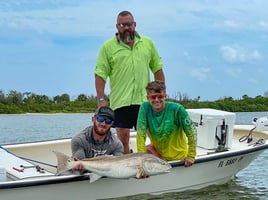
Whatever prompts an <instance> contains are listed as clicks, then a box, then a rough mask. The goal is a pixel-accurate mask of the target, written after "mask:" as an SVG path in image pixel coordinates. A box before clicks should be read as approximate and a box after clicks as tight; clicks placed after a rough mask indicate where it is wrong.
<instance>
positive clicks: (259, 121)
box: [252, 117, 268, 131]
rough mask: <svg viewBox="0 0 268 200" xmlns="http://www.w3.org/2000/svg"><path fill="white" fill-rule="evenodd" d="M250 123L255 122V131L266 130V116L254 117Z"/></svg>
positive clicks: (267, 121) (267, 128)
mask: <svg viewBox="0 0 268 200" xmlns="http://www.w3.org/2000/svg"><path fill="white" fill-rule="evenodd" d="M252 123H253V124H255V126H256V128H255V130H256V131H268V117H260V118H254V119H253V121H252Z"/></svg>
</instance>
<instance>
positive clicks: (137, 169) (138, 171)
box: [54, 152, 171, 183]
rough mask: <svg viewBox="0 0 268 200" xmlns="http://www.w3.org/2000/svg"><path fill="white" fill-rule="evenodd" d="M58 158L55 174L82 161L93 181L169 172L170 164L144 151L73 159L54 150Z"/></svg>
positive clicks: (140, 176)
mask: <svg viewBox="0 0 268 200" xmlns="http://www.w3.org/2000/svg"><path fill="white" fill-rule="evenodd" d="M54 153H55V154H56V156H57V159H58V167H57V171H58V172H57V174H61V173H62V172H64V171H67V170H71V169H73V168H74V166H76V165H77V164H78V162H80V163H82V164H83V166H84V168H85V169H86V170H88V171H89V172H92V173H91V175H90V182H91V183H92V182H94V181H96V180H97V179H99V178H100V177H110V178H131V177H136V178H142V177H144V176H152V175H157V174H162V173H166V172H169V170H170V169H171V165H170V164H169V163H168V162H166V161H164V160H162V159H160V158H158V157H156V156H154V155H152V154H145V153H132V154H125V155H122V156H109V155H107V156H99V157H94V158H89V159H83V160H74V159H73V158H70V157H69V156H67V155H65V154H63V153H60V152H54Z"/></svg>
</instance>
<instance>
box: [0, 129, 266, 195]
mask: <svg viewBox="0 0 268 200" xmlns="http://www.w3.org/2000/svg"><path fill="white" fill-rule="evenodd" d="M248 131H249V129H248V128H245V127H241V126H237V127H235V131H234V139H233V145H232V146H233V147H232V149H229V150H228V151H223V152H219V153H215V151H214V150H206V149H203V148H198V156H197V159H196V162H195V164H194V165H193V166H192V167H188V168H185V167H184V166H183V163H182V162H181V161H176V162H175V161H174V162H171V164H172V169H171V172H170V173H166V174H161V175H156V176H151V177H149V178H146V179H135V178H130V179H113V178H102V179H100V180H98V181H96V182H94V183H89V178H88V176H87V175H83V176H80V175H66V176H48V177H39V178H25V179H21V180H16V181H10V180H9V181H6V182H0V197H1V199H4V200H14V199H18V198H19V199H20V200H24V199H25V200H26V199H27V200H28V199H35V198H36V199H37V198H38V199H40V197H45V198H46V199H49V198H53V199H57V200H61V199H64V200H68V199H70V200H71V199H72V200H73V199H74V198H77V197H79V199H81V198H82V199H85V198H86V199H106V198H116V197H122V196H130V195H137V194H143V193H151V194H161V193H166V192H175V191H184V190H191V189H200V188H203V187H206V186H209V185H213V184H223V183H226V182H227V181H229V180H230V179H232V177H233V176H234V175H235V174H236V173H237V172H239V171H240V170H242V169H244V168H245V167H247V166H248V165H249V164H250V163H251V162H252V161H253V160H254V159H255V158H256V157H258V156H259V155H260V154H261V153H262V152H264V151H265V150H266V149H268V135H267V134H265V133H262V132H255V133H254V135H253V136H254V137H256V138H263V139H264V141H266V144H260V145H256V146H254V145H248V144H247V143H246V142H243V143H240V142H239V141H238V140H239V138H241V136H244V135H247V134H248ZM130 145H131V148H133V149H134V151H135V138H132V139H131V144H130ZM4 148H6V149H7V150H9V151H10V152H12V153H14V154H16V155H19V156H21V157H25V158H30V159H33V160H36V161H42V162H44V163H54V164H55V163H56V156H55V155H54V154H53V153H52V150H57V151H61V152H63V153H66V154H69V155H70V154H71V152H70V139H65V140H56V141H47V142H39V143H28V144H17V145H6V146H4ZM38 165H40V166H42V167H44V168H46V169H48V170H50V171H54V172H55V168H54V167H48V166H47V165H42V164H40V163H38Z"/></svg>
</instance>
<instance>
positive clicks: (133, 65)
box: [95, 11, 165, 154]
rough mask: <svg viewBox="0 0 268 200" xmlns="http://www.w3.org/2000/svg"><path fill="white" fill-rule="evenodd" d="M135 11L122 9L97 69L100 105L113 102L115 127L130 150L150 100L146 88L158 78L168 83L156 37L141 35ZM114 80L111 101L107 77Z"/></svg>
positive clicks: (126, 150)
mask: <svg viewBox="0 0 268 200" xmlns="http://www.w3.org/2000/svg"><path fill="white" fill-rule="evenodd" d="M136 25H137V24H136V21H135V20H134V17H133V15H132V13H131V12H129V11H122V12H120V13H119V14H118V16H117V21H116V29H117V33H116V34H115V36H114V37H113V38H111V39H109V40H108V41H106V42H105V43H104V44H103V46H102V47H101V49H100V52H99V56H98V59H97V63H96V68H95V88H96V93H97V97H98V106H104V105H108V104H109V105H110V106H111V108H112V109H113V110H114V112H115V121H114V124H113V126H114V127H115V128H116V133H117V136H118V138H119V139H120V140H121V142H122V144H123V146H124V153H125V154H127V153H130V152H131V150H130V149H129V138H130V129H133V128H135V129H136V124H137V118H138V112H139V108H140V105H141V103H142V102H144V101H145V100H146V91H145V87H146V86H147V84H148V83H149V82H150V72H152V73H153V74H154V79H155V80H159V81H162V82H164V81H165V77H164V72H163V70H162V61H161V59H160V56H159V54H158V52H157V50H156V48H155V45H154V43H153V42H152V40H151V39H150V38H148V37H146V36H140V35H139V34H138V33H137V31H136ZM108 78H109V79H110V94H109V102H108V101H107V100H108V99H105V98H104V97H105V94H104V89H105V85H106V80H107V79H108Z"/></svg>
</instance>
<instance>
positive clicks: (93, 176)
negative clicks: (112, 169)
mask: <svg viewBox="0 0 268 200" xmlns="http://www.w3.org/2000/svg"><path fill="white" fill-rule="evenodd" d="M101 177H102V176H100V175H98V174H95V173H90V174H89V183H93V182H95V181H97V180H99V179H100V178H101Z"/></svg>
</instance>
